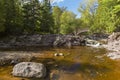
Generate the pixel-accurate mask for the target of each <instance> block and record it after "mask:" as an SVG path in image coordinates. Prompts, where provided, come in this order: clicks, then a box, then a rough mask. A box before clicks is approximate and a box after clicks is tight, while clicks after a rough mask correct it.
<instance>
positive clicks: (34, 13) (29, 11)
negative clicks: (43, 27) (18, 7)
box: [23, 0, 40, 33]
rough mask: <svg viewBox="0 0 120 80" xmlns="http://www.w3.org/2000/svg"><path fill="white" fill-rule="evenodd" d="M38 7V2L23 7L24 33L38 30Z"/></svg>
mask: <svg viewBox="0 0 120 80" xmlns="http://www.w3.org/2000/svg"><path fill="white" fill-rule="evenodd" d="M39 9H40V5H39V1H38V0H33V1H31V2H29V3H26V4H24V5H23V24H24V31H25V32H28V33H34V32H36V31H37V29H39V28H40V21H39V15H40V10H39Z"/></svg>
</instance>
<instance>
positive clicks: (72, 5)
mask: <svg viewBox="0 0 120 80" xmlns="http://www.w3.org/2000/svg"><path fill="white" fill-rule="evenodd" d="M54 1H56V3H55V4H54V5H58V6H60V7H62V6H65V7H67V10H69V11H72V12H74V13H75V14H76V15H77V17H79V16H80V13H79V12H78V7H79V5H80V3H81V2H82V1H84V0H54Z"/></svg>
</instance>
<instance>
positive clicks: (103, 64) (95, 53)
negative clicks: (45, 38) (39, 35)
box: [0, 47, 120, 80]
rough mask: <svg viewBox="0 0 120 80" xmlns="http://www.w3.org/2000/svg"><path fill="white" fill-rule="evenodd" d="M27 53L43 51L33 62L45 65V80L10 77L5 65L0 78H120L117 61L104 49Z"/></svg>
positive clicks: (75, 48)
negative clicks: (111, 58)
mask: <svg viewBox="0 0 120 80" xmlns="http://www.w3.org/2000/svg"><path fill="white" fill-rule="evenodd" d="M15 52H18V51H15ZM29 52H33V53H36V54H41V53H43V55H40V56H38V58H37V59H34V60H33V61H34V62H42V63H44V64H45V65H46V66H47V68H48V72H49V74H48V76H47V77H46V78H45V79H33V78H32V79H26V78H18V77H13V76H12V75H11V71H12V67H13V66H5V67H0V80H7V79H9V80H50V79H51V80H120V64H119V62H120V61H112V60H110V59H109V58H107V57H106V56H105V53H106V51H105V50H104V49H95V48H90V47H74V48H71V49H67V48H44V49H39V48H36V49H35V48H34V50H31V51H29ZM29 52H28V53H29ZM55 53H63V54H64V56H54V54H55Z"/></svg>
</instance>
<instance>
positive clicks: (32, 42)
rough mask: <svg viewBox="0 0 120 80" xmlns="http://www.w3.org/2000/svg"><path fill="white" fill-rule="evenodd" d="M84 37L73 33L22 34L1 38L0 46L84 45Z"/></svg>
mask: <svg viewBox="0 0 120 80" xmlns="http://www.w3.org/2000/svg"><path fill="white" fill-rule="evenodd" d="M84 44H85V40H84V38H83V37H79V36H72V35H57V34H48V35H39V34H36V35H21V36H14V37H9V38H6V39H0V48H17V47H48V46H68V47H69V46H79V45H84Z"/></svg>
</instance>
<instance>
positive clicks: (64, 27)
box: [60, 11, 76, 34]
mask: <svg viewBox="0 0 120 80" xmlns="http://www.w3.org/2000/svg"><path fill="white" fill-rule="evenodd" d="M75 17H76V15H75V14H74V13H72V12H69V11H64V12H63V13H62V15H61V17H60V21H61V27H60V33H61V34H68V33H72V32H73V27H74V25H73V23H74V21H75Z"/></svg>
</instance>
